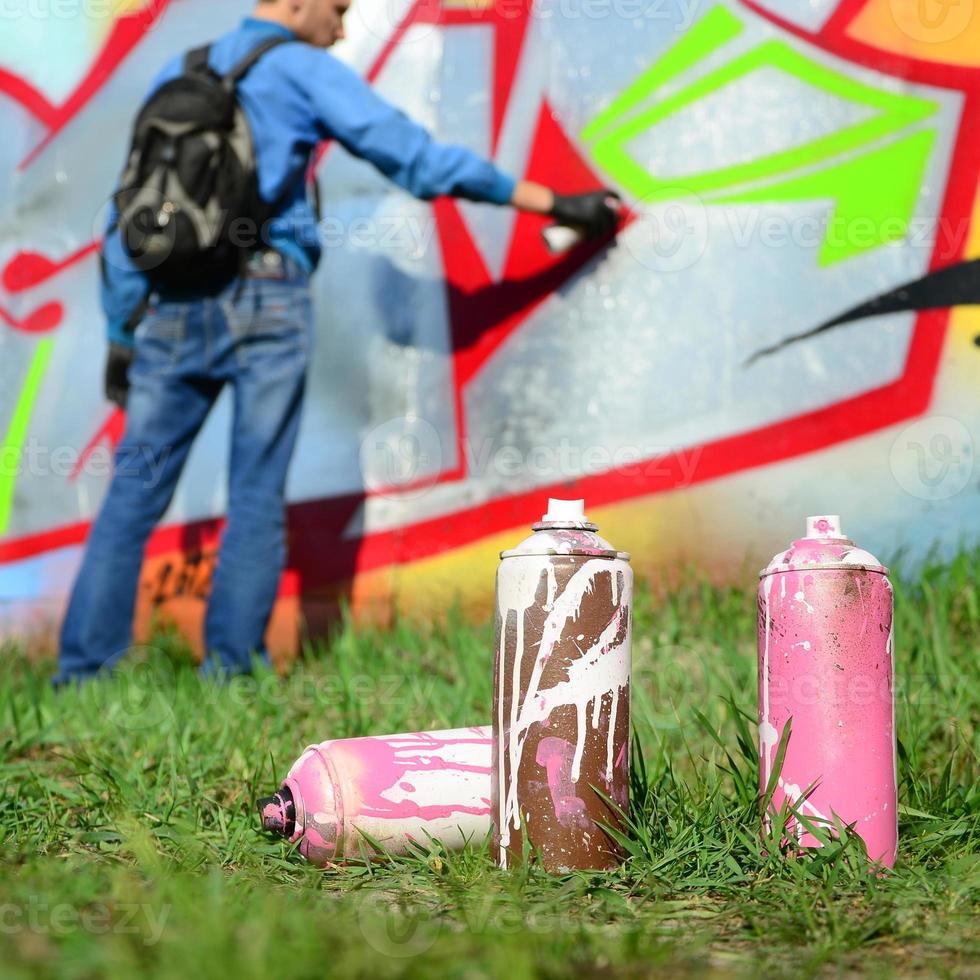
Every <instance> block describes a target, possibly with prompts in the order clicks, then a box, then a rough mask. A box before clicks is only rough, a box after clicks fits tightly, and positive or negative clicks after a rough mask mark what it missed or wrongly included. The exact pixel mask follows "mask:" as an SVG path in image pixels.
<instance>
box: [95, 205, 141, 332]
mask: <svg viewBox="0 0 980 980" xmlns="http://www.w3.org/2000/svg"><path fill="white" fill-rule="evenodd" d="M101 258H102V276H101V279H102V283H101V298H102V310H103V312H104V313H105V317H106V322H107V326H108V331H109V342H110V343H113V344H121V345H123V346H125V347H131V346H132V345H133V331H134V330H135V329H136V326H137V324H138V323H139V320H140V319H141V318H142V315H143V311H144V310H145V309H146V302H147V297H148V296H149V292H150V284H149V280H148V279H147V278H146V276H145V275H144V274H143V273H142V272H140V271H139V269H137V268H136V267H135V266H134V265H133V262H132V260H131V259H130V258H129V256H128V255H127V254H126V252H125V250H124V249H123V246H122V236H121V235H120V233H119V229H118V228H117V227H116V211H115V208H112V210H111V213H110V215H109V224H108V227H107V229H106V233H105V240H104V242H103V245H102V257H101Z"/></svg>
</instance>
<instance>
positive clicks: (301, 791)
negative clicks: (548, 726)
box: [258, 727, 492, 866]
mask: <svg viewBox="0 0 980 980" xmlns="http://www.w3.org/2000/svg"><path fill="white" fill-rule="evenodd" d="M491 734H492V733H491V729H490V728H489V727H487V728H461V729H454V730H452V731H441V732H412V733H409V734H405V735H385V736H380V737H370V738H346V739H336V740H333V741H327V742H321V743H320V744H319V745H311V746H309V747H308V748H307V749H306V751H304V752H303V754H302V755H301V756H300V757H299V759H297V760H296V762H295V763H294V764H293V767H292V768H291V769H290V770H289V773H288V775H287V776H286V778H285V780H284V781H283V784H282V786H281V787H280V788H279V791H278V792H277V793H276V794H275V795H274V796H270V797H266V798H265V799H261V800H259V801H258V808H259V813H260V815H261V818H262V827H263V829H264V830H267V831H269V832H270V833H274V834H278V835H280V836H281V837H285V838H287V839H288V840H289V841H290V842H291V843H296V842H297V841H298V842H299V851H300V853H301V854H302V855H303V856H304V857H306V858H307V859H308V860H310V861H311V862H312V863H314V864H317V865H320V866H323V865H326V864H327V863H329V862H331V861H343V860H344V859H345V858H351V857H355V858H356V857H359V856H361V855H362V854H368V855H372V854H376V853H377V852H376V850H375V848H374V847H373V845H372V843H371V842H372V841H377V842H378V843H379V844H380V845H381V846H382V847H383V848H384V850H385V851H386V852H387V853H389V854H404V853H406V852H407V851H408V850H409V847H410V845H411V844H412V843H413V842H414V843H416V844H419V845H421V846H423V847H424V846H426V845H427V844H428V843H429V842H430V841H432V840H438V841H440V842H441V843H442V844H443V845H444V846H445V847H447V848H449V849H450V850H460V849H462V848H463V847H464V846H465V845H466V844H469V843H471V842H472V843H475V844H480V843H482V842H483V841H484V840H485V839H486V837H487V834H488V833H489V832H490V759H491Z"/></svg>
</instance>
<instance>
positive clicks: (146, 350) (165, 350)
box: [134, 303, 187, 369]
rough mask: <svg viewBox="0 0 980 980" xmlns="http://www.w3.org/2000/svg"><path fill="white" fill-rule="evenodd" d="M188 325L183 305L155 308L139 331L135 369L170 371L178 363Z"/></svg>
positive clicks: (150, 310) (167, 305)
mask: <svg viewBox="0 0 980 980" xmlns="http://www.w3.org/2000/svg"><path fill="white" fill-rule="evenodd" d="M186 323H187V310H186V307H185V306H184V305H183V304H179V303H161V304H160V305H159V306H152V307H150V309H149V310H148V311H147V313H146V316H144V317H143V319H142V321H141V322H140V324H139V326H138V327H137V328H136V334H135V338H134V339H135V341H136V360H135V362H134V367H138V366H142V367H144V368H151V369H153V368H156V369H159V368H169V367H172V366H173V365H175V364H176V363H177V359H178V357H179V354H180V345H181V341H182V340H183V339H184V330H185V326H186Z"/></svg>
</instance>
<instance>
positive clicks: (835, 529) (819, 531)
mask: <svg viewBox="0 0 980 980" xmlns="http://www.w3.org/2000/svg"><path fill="white" fill-rule="evenodd" d="M806 536H807V537H808V538H843V537H845V534H844V532H843V531H842V530H841V529H840V517H839V516H838V515H837V514H820V515H818V516H817V517H808V518H807V519H806Z"/></svg>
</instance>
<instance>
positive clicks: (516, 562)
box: [492, 500, 633, 872]
mask: <svg viewBox="0 0 980 980" xmlns="http://www.w3.org/2000/svg"><path fill="white" fill-rule="evenodd" d="M597 530H598V529H597V528H596V526H595V525H594V524H591V523H589V521H588V520H587V519H586V517H585V514H584V508H583V502H582V501H580V500H576V501H565V500H551V501H549V505H548V513H547V514H545V516H544V518H543V519H542V520H541V522H540V523H539V524H535V525H534V528H533V531H534V533H533V534H532V535H531V536H530V537H529V538H527V539H526V540H525V541H523V542H522V543H521V544H520V545H518V546H517V547H516V548H515V549H513V550H512V551H505V552H503V554H502V555H501V559H502V560H501V564H500V566H499V569H498V572H497V616H496V666H495V672H494V706H493V712H494V714H493V773H492V793H493V797H492V798H493V824H494V829H493V848H494V856H495V858H496V860H497V862H498V863H499V864H500V866H501V867H505V868H506V867H508V866H510V865H513V864H514V863H516V862H518V861H520V860H521V857H522V854H523V846H524V838H525V836H526V838H527V841H528V843H529V844H530V846H531V848H533V849H534V850H536V851H540V854H541V858H542V862H543V864H544V867H545V868H547V869H548V870H549V871H556V872H562V871H565V870H568V869H572V868H610V867H613V866H615V865H616V864H617V863H618V862H619V861H620V860H622V857H623V850H622V848H621V846H620V845H619V844H618V843H617V842H616V841H615V840H614V839H613V838H612V837H611V836H610V835H609V834H607V833H605V831H604V830H603V825H606V826H610V827H613V828H616V829H617V830H620V831H622V830H623V829H624V828H623V821H622V818H621V815H620V812H619V811H620V810H622V811H625V810H626V807H627V804H628V794H629V742H630V668H631V661H630V657H631V648H630V637H631V626H632V609H631V604H632V594H633V573H632V569H631V568H630V566H629V555H627V554H625V553H624V552H617V551H616V550H615V549H614V548H613V547H612V546H611V545H610V544H609V543H608V542H607V541H604V540H603V539H602V538H600V537H599V535H598V533H597ZM596 790H599V792H596ZM607 798H608V800H607ZM609 800H611V801H613V803H614V804H615V805H610V803H609V802H608V801H609Z"/></svg>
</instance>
